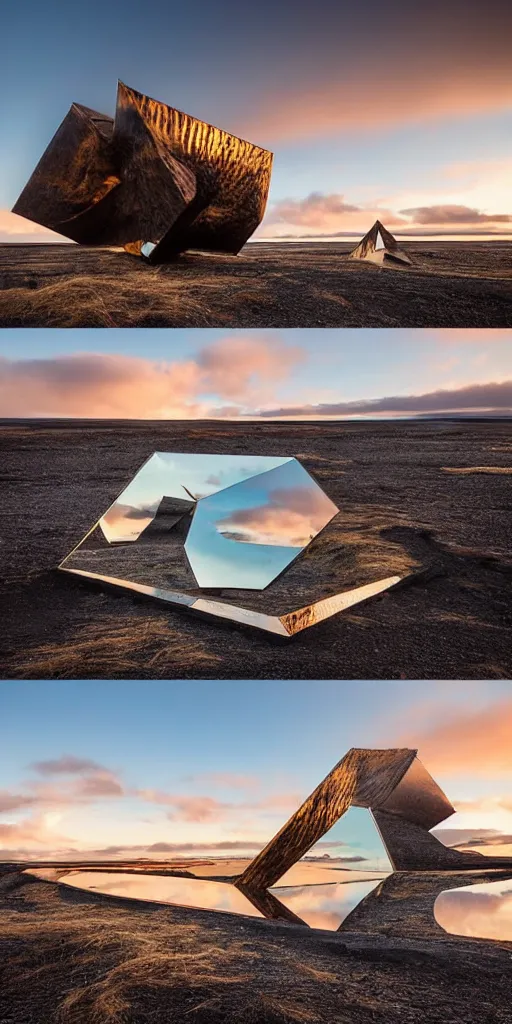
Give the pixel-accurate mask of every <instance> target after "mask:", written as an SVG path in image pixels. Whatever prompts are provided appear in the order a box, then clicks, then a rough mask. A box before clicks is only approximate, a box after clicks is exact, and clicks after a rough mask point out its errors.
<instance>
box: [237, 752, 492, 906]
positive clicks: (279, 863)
mask: <svg viewBox="0 0 512 1024" xmlns="http://www.w3.org/2000/svg"><path fill="white" fill-rule="evenodd" d="M416 754H417V751H416V750H408V749H396V750H364V749H357V748H355V747H353V748H352V749H351V750H349V751H348V753H347V754H345V757H344V758H342V760H341V761H339V763H338V764H337V765H336V766H335V767H334V768H333V769H332V771H331V772H330V773H329V775H327V777H326V778H325V779H324V780H323V782H321V783H320V785H319V786H318V787H317V788H316V789H315V791H314V793H312V794H311V796H309V797H308V798H307V800H305V801H304V803H303V804H302V806H301V807H299V809H298V811H296V812H295V814H293V815H292V817H291V818H290V820H289V821H288V822H287V823H286V825H284V826H283V828H282V829H281V831H280V832H278V833H277V835H276V836H274V838H273V839H272V840H271V841H270V843H268V844H267V846H266V847H265V848H264V849H263V850H262V851H261V853H259V854H258V856H257V857H255V858H254V860H253V861H251V863H250V864H249V866H248V867H247V868H246V870H245V871H244V872H243V874H242V875H240V877H239V879H238V880H237V882H236V883H235V884H236V885H238V887H239V888H241V889H243V891H244V892H245V893H247V892H248V890H260V889H266V888H268V887H270V886H273V885H276V883H277V882H278V881H279V879H280V878H282V877H283V875H284V874H285V872H286V871H288V870H289V869H290V868H291V867H293V865H294V864H296V863H297V861H298V860H300V859H301V857H303V856H304V855H305V854H306V853H307V852H308V850H310V849H311V847H312V846H314V845H315V843H317V842H318V840H319V839H321V838H322V836H323V835H325V833H326V832H328V830H329V829H330V828H332V826H333V825H334V824H335V823H336V822H337V821H338V819H339V818H341V816H342V815H343V814H345V812H346V811H347V810H348V809H349V807H367V808H368V809H369V810H370V811H371V813H372V815H373V818H374V820H375V823H376V825H377V828H378V830H379V832H380V835H381V838H382V841H383V843H384V846H385V847H386V850H387V853H388V856H389V859H390V861H391V864H392V866H393V868H394V869H395V870H396V871H404V870H405V871H411V870H412V871H419V870H423V871H446V870H464V869H468V870H474V869H478V868H485V869H488V868H491V867H507V866H508V865H509V864H510V865H512V861H511V862H508V861H507V859H506V858H503V857H497V858H493V859H491V858H489V857H486V856H484V855H483V854H479V853H469V852H468V853H463V852H460V851H458V850H452V849H448V848H447V847H445V846H443V844H442V843H441V842H440V841H439V840H438V839H436V838H435V837H434V836H433V835H431V833H430V831H429V830H430V829H431V828H434V826H435V825H438V824H439V822H441V821H444V819H445V818H448V817H449V816H450V815H451V814H453V813H454V808H453V807H452V805H451V804H450V802H449V801H448V800H447V798H446V796H445V795H444V793H443V792H442V790H441V789H440V788H439V786H438V785H437V783H436V782H435V781H434V779H433V778H432V776H431V775H429V773H428V772H427V770H426V769H425V768H424V767H423V765H422V764H421V761H419V760H418V758H417V757H416Z"/></svg>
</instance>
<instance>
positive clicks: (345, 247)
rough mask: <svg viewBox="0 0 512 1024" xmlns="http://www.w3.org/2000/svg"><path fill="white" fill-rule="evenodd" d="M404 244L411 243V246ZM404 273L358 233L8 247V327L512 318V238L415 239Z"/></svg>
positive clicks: (3, 285)
mask: <svg viewBox="0 0 512 1024" xmlns="http://www.w3.org/2000/svg"><path fill="white" fill-rule="evenodd" d="M401 244H402V243H401ZM402 247H403V248H404V250H405V251H406V252H407V253H408V255H409V256H410V258H411V261H412V265H411V266H410V267H407V266H404V267H401V268H400V269H397V270H390V269H383V268H379V267H377V266H375V265H374V264H372V263H365V262H362V261H360V260H349V259H347V258H346V257H347V255H348V253H349V252H350V250H351V249H352V248H353V243H350V242H332V243H318V242H303V243H286V242H283V243H279V244H277V243H272V244H269V243H264V242H251V243H249V244H248V245H246V246H245V248H244V249H243V250H242V252H241V254H240V255H239V256H238V257H225V256H215V255H201V254H198V253H187V254H186V255H184V256H182V257H181V258H180V259H178V260H177V261H176V262H174V263H171V264H167V265H165V266H161V267H152V266H150V265H149V264H145V263H144V262H143V261H141V260H140V259H139V258H138V257H134V256H130V255H128V254H127V253H125V252H124V251H120V250H116V249H107V248H105V249H101V248H92V247H86V246H77V245H66V244H58V243H57V244H46V245H9V244H2V245H0V327H234V328H240V327H253V328H258V327H272V328H279V327H468V328H475V327H510V326H512V243H510V242H500V241H496V242H488V241H485V242H473V241H471V242H453V241H451V242H439V241H430V240H428V239H425V240H424V241H422V242H404V243H403V246H402Z"/></svg>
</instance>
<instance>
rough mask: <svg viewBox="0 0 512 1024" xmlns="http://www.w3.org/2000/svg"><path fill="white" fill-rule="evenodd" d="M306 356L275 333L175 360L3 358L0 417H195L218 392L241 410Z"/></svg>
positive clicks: (209, 411) (232, 340)
mask: <svg viewBox="0 0 512 1024" xmlns="http://www.w3.org/2000/svg"><path fill="white" fill-rule="evenodd" d="M303 358H304V353H303V351H302V349H301V348H300V347H299V346H297V345H289V344H286V343H285V342H284V341H283V339H282V338H281V337H280V336H279V335H277V334H276V335H275V336H273V337H269V336H258V335H253V336H244V335H240V336H238V335H236V334H230V335H229V336H227V337H225V338H221V339H219V340H218V341H215V342H212V344H210V345H206V346H205V347H204V348H203V349H202V350H201V351H200V352H199V353H198V355H197V357H196V358H195V359H190V360H182V361H181V362H180V361H175V362H172V363H171V362H168V363H164V362H154V361H150V360H148V359H143V358H140V357H135V356H124V355H111V354H103V353H96V354H94V353H83V354H80V353H76V354H72V355H64V356H56V357H55V358H49V359H20V360H9V359H2V358H0V416H4V417H10V416H14V417H30V416H75V417H89V418H95V417H97V418H102V417H107V418H110V417H114V418H116V417H117V418H133V419H162V418H163V419H179V418H185V419H186V418H194V417H195V418H197V417H201V416H207V415H213V416H215V415H216V414H218V412H219V409H218V408H215V407H213V406H212V399H211V398H210V399H209V400H208V396H213V395H216V396H217V397H218V400H219V401H221V402H222V401H227V402H231V403H238V405H237V406H234V407H233V409H232V412H233V414H234V415H236V413H237V411H241V410H242V409H243V408H244V406H245V405H247V404H254V403H264V402H265V401H268V400H269V398H271V397H272V396H273V394H274V393H275V387H276V384H277V383H278V382H279V381H282V380H283V379H284V380H286V379H287V377H288V375H289V374H290V373H291V371H292V370H293V368H294V367H295V366H297V364H298V363H300V362H301V360H302V359H303Z"/></svg>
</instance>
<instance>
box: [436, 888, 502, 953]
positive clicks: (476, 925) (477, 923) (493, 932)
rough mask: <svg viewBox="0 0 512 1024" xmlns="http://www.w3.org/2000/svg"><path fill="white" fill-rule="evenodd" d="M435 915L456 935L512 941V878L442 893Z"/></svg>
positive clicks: (447, 930)
mask: <svg viewBox="0 0 512 1024" xmlns="http://www.w3.org/2000/svg"><path fill="white" fill-rule="evenodd" d="M434 916H435V919H436V921H437V923H438V924H439V925H440V926H441V928H444V930H445V931H446V932H450V933H451V934H453V935H471V936H473V937H475V938H481V939H501V940H506V941H507V942H512V879H508V880H501V881H497V882H481V883H480V884H478V885H471V886H464V887H463V888H460V889H449V890H447V891H445V892H442V893H441V894H440V895H439V896H438V897H437V900H436V902H435V906H434Z"/></svg>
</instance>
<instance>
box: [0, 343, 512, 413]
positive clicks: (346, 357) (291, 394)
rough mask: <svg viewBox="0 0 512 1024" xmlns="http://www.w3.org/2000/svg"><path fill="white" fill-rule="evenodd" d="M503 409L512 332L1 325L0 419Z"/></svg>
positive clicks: (511, 366)
mask: <svg viewBox="0 0 512 1024" xmlns="http://www.w3.org/2000/svg"><path fill="white" fill-rule="evenodd" d="M450 411H453V412H458V413H461V412H479V413H488V412H493V411H494V412H496V413H501V414H507V415H510V414H512V330H383V329H373V330H321V331H316V330H281V331H277V330H276V331H272V330H266V331H254V330H253V331H245V332H243V333H242V332H240V333H239V332H237V331H222V330H211V329H207V330H186V331H185V330H183V331H181V330H163V329H155V330H143V331H142V330H137V329H134V328H132V329H130V330H115V329H114V330H113V329H105V330H101V329H97V328H96V329H94V330H66V331H58V330H38V331H33V330H4V331H2V332H1V334H0V417H12V416H14V417H21V418H27V417H32V416H34V417H37V416H55V417H58V416H76V417H89V418H94V417H99V418H101V417H106V418H109V417H118V418H128V419H129V418H133V419H173V418H174V419H176V418H177V419H180V418H184V419H187V418H201V417H219V416H220V417H234V418H236V417H240V416H249V417H259V416H270V417H273V418H274V417H276V418H280V417H287V416H291V417H295V418H298V419H301V418H304V417H307V416H312V417H321V416H327V417H331V418H332V417H338V416H401V415H407V416H410V415H415V414H428V413H439V412H450Z"/></svg>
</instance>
